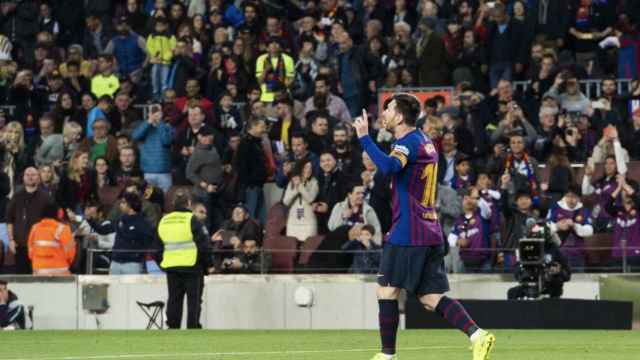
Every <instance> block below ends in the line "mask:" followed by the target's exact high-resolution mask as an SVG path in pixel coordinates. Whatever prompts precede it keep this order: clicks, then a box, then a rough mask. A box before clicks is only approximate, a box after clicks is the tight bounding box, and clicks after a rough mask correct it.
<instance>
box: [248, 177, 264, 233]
mask: <svg viewBox="0 0 640 360" xmlns="http://www.w3.org/2000/svg"><path fill="white" fill-rule="evenodd" d="M244 196H245V198H244V199H245V205H246V206H247V209H249V215H250V216H251V217H252V218H253V219H256V220H258V221H260V223H262V224H264V222H265V220H266V218H267V211H266V209H265V205H264V192H263V191H262V186H254V187H248V188H247V189H246V190H245V194H244Z"/></svg>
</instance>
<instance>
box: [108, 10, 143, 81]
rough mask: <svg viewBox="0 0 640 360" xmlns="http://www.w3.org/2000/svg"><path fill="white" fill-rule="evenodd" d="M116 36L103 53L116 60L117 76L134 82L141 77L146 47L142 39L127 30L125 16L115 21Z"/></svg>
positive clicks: (127, 25)
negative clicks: (112, 56)
mask: <svg viewBox="0 0 640 360" xmlns="http://www.w3.org/2000/svg"><path fill="white" fill-rule="evenodd" d="M116 31H117V35H116V36H115V37H114V38H113V39H111V41H110V42H109V44H107V47H106V49H104V51H105V52H106V53H107V54H113V55H114V56H115V58H116V59H117V60H118V74H119V75H120V76H122V77H127V78H131V79H132V80H133V81H134V82H137V80H139V79H140V77H141V76H142V73H141V72H142V67H143V65H144V64H145V62H146V60H147V45H146V42H145V40H144V38H143V37H142V36H140V35H138V34H136V33H134V32H132V31H131V29H130V28H129V23H128V19H127V17H126V16H121V17H119V18H118V19H117V20H116Z"/></svg>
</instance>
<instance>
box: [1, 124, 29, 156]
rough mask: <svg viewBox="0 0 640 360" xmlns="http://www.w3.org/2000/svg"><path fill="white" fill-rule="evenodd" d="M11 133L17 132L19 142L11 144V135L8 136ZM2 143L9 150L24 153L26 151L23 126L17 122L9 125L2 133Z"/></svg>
mask: <svg viewBox="0 0 640 360" xmlns="http://www.w3.org/2000/svg"><path fill="white" fill-rule="evenodd" d="M9 131H15V132H16V133H18V135H19V137H18V140H17V141H16V142H14V143H12V144H10V143H9V135H8V133H9ZM2 143H3V144H4V145H5V147H6V148H7V149H8V150H12V151H13V150H17V151H23V150H24V129H23V128H22V124H20V123H19V122H17V121H12V122H10V123H8V124H7V126H5V127H4V129H3V132H2ZM13 152H16V151H13Z"/></svg>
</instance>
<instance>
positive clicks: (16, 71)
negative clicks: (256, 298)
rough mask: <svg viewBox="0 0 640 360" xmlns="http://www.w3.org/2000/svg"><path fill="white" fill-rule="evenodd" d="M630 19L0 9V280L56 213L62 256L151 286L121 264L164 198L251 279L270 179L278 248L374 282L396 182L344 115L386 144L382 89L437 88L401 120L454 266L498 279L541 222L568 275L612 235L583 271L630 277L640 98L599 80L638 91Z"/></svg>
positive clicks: (584, 12) (420, 2) (539, 12)
mask: <svg viewBox="0 0 640 360" xmlns="http://www.w3.org/2000/svg"><path fill="white" fill-rule="evenodd" d="M639 24H640V2H638V1H631V0H626V1H625V0H515V1H513V0H502V1H482V0H395V1H393V0H281V1H274V0H235V1H232V0H173V1H171V0H146V1H142V0H124V1H123V0H91V1H86V0H48V1H44V0H43V1H37V0H12V1H5V0H3V1H0V34H1V35H0V103H1V104H2V105H3V107H2V110H0V127H1V130H0V131H1V137H0V164H1V166H0V170H1V171H0V238H1V239H2V244H1V245H0V272H5V273H30V272H31V269H30V262H29V249H28V246H27V239H28V237H29V231H30V228H31V226H32V225H33V224H35V223H37V222H38V221H40V220H41V219H42V212H43V209H45V207H47V205H48V204H50V203H54V204H55V205H57V206H58V207H59V208H60V210H61V211H60V214H59V219H60V220H63V221H64V222H66V223H68V224H70V225H71V226H72V229H73V230H74V234H75V236H76V239H78V247H79V249H80V250H83V249H86V248H88V247H97V248H102V249H111V248H113V250H114V251H115V253H114V255H113V256H112V259H111V260H112V264H111V270H112V272H114V273H137V272H142V271H149V272H152V271H153V268H154V266H153V256H152V254H146V253H136V252H135V251H133V252H132V250H136V249H138V250H142V249H145V248H149V247H152V246H153V243H154V237H155V236H154V230H153V229H154V228H155V226H156V225H157V223H158V221H159V219H160V217H161V216H162V214H163V213H164V212H166V211H168V210H169V209H168V208H169V207H168V206H166V204H170V203H171V201H170V200H168V199H169V198H170V197H171V196H172V194H173V193H174V192H175V191H176V189H177V188H180V189H181V190H180V191H182V189H188V190H189V192H190V193H191V195H192V197H193V199H194V204H195V205H194V206H193V209H192V210H193V212H194V214H195V215H196V216H198V218H199V219H201V221H203V222H205V223H206V224H207V227H208V229H209V231H210V233H211V234H212V236H211V248H212V251H213V252H214V253H216V255H215V258H216V259H215V261H213V262H212V263H213V264H214V265H213V266H212V267H211V268H209V269H208V270H209V271H210V272H212V273H213V272H264V271H268V270H269V264H270V260H271V259H270V256H264V254H263V253H262V252H261V250H260V247H261V246H262V245H263V240H264V242H266V240H267V239H263V237H264V234H269V229H268V227H269V224H268V223H267V221H266V220H267V213H268V211H269V209H268V208H267V203H266V202H265V199H266V198H268V196H267V197H265V193H264V189H265V184H270V183H274V184H275V185H276V186H277V187H278V188H279V189H281V191H282V194H283V195H282V198H281V202H280V205H279V206H284V207H286V208H287V211H286V212H285V217H286V229H283V230H282V231H281V232H280V233H279V234H277V235H279V236H286V237H291V238H295V239H297V241H298V243H299V244H298V247H304V243H305V241H307V239H310V238H314V237H317V236H322V237H323V240H322V243H321V244H320V245H319V246H317V249H319V250H331V251H337V252H343V254H342V255H341V256H327V255H326V254H320V255H319V256H315V257H313V256H312V259H311V261H310V266H311V267H313V266H318V267H321V268H323V269H327V268H329V269H343V270H345V271H346V269H350V271H353V272H375V268H376V266H377V265H376V264H377V261H378V255H377V254H378V252H379V248H380V246H381V243H382V240H383V237H384V234H385V233H386V232H387V231H388V230H389V228H390V226H391V223H392V219H391V210H390V202H391V192H390V182H389V179H387V178H385V177H384V176H383V175H382V174H381V173H380V172H378V171H377V170H376V166H375V164H373V162H372V161H371V160H370V159H369V158H368V157H367V156H366V155H365V154H363V153H362V150H361V148H360V146H359V144H358V141H357V139H356V138H355V134H354V131H353V129H352V127H351V123H352V121H353V119H354V118H355V117H357V116H359V115H360V114H361V113H362V111H363V109H365V110H366V111H368V112H369V113H370V114H371V116H370V117H369V118H370V119H373V120H372V121H373V123H372V124H371V125H372V127H371V128H372V131H373V132H374V134H373V136H374V139H375V140H376V141H377V142H378V143H379V144H380V145H381V146H382V147H383V148H387V149H388V148H389V146H390V144H391V143H392V142H393V136H392V134H390V133H388V132H387V131H386V130H384V129H382V128H381V127H380V124H379V122H378V121H377V120H376V117H375V115H376V114H377V113H378V112H379V109H378V104H377V94H378V92H379V90H380V89H381V88H391V89H398V90H400V89H402V88H407V87H423V88H424V87H439V88H442V87H451V88H452V91H451V95H452V96H451V97H450V98H449V99H446V98H444V97H441V96H433V97H430V98H428V99H427V100H426V101H425V102H424V111H423V116H422V117H421V119H420V121H419V128H421V129H422V130H423V131H424V132H425V133H426V134H428V135H429V136H430V137H431V138H432V140H433V141H434V143H435V144H436V146H437V148H438V151H439V152H440V154H441V155H440V164H439V171H438V173H437V181H438V184H439V186H438V204H439V214H440V220H441V222H442V223H443V226H444V230H445V235H446V236H447V240H448V243H449V245H450V246H451V249H450V250H451V256H449V260H450V261H449V263H448V266H449V268H450V270H452V271H465V270H466V271H491V270H496V271H502V270H507V271H510V269H511V267H512V266H513V264H514V263H515V255H514V250H515V248H516V247H517V242H518V239H519V238H521V237H523V236H525V235H526V227H525V223H526V222H527V220H528V219H530V218H535V219H544V218H545V217H546V218H547V221H548V223H549V228H550V230H551V231H552V232H554V233H557V234H558V235H559V236H560V238H561V240H562V248H563V249H564V250H563V251H564V252H565V254H566V255H567V256H568V257H569V259H570V262H571V265H572V266H574V267H576V268H578V269H580V268H582V267H584V266H585V265H591V259H590V258H588V255H587V254H586V251H585V249H584V248H585V246H586V245H585V239H588V238H592V237H593V236H594V234H595V236H597V235H600V234H610V236H609V237H610V238H612V239H613V240H612V241H613V242H612V243H608V245H609V246H612V247H613V248H614V249H613V250H612V251H611V253H610V254H608V256H606V257H605V258H606V261H605V260H602V261H601V263H599V264H598V265H603V266H608V265H616V266H619V265H620V264H621V263H622V260H621V258H622V255H623V253H624V255H625V257H626V258H627V259H626V263H627V264H629V265H630V266H631V267H632V268H633V267H635V268H636V269H637V268H638V266H640V248H639V249H635V250H634V249H633V248H634V247H638V246H640V222H637V221H636V220H637V217H638V216H639V214H640V213H639V211H640V208H638V206H637V205H636V204H637V203H638V198H637V190H638V187H637V183H636V181H634V180H637V179H633V176H631V174H633V173H634V172H633V170H634V167H633V165H634V161H635V160H640V145H638V144H640V141H639V140H640V110H638V107H637V106H634V105H633V104H634V101H635V100H637V99H640V86H639V84H638V82H637V81H631V82H630V83H629V86H628V89H627V88H626V87H625V88H624V89H623V88H621V87H620V86H619V84H618V82H617V79H618V78H626V77H631V78H637V74H638V71H639V68H640V28H639V27H638V26H639ZM588 79H591V80H593V79H596V80H598V85H597V87H598V89H599V90H600V91H598V92H597V94H598V95H597V96H596V97H593V98H589V97H588V96H587V95H586V94H585V91H584V88H582V86H581V83H580V81H582V80H588ZM515 81H528V82H529V86H527V87H526V90H524V91H521V90H518V91H516V88H515V87H514V82H515ZM139 105H144V106H143V107H141V106H139ZM143 108H144V109H143ZM143 110H144V111H143ZM576 163H579V164H584V170H581V171H580V175H579V174H578V172H577V170H576V168H575V167H572V166H571V164H576ZM540 165H544V166H545V167H546V168H545V172H546V173H547V174H548V175H544V176H543V175H542V173H541V167H540ZM582 173H584V176H582ZM432 175H434V176H435V174H432ZM113 193H115V194H116V195H115V201H108V198H113V197H114V196H113ZM110 195H111V196H110ZM111 200H114V199H111ZM5 210H6V211H5ZM265 227H266V229H265ZM133 228H135V232H132V230H131V229H133ZM263 229H264V230H266V231H263ZM623 246H626V247H628V249H623V248H622V247H623ZM120 250H126V251H125V252H123V253H118V251H120ZM216 251H218V252H216ZM82 254H83V251H79V252H78V256H76V260H75V262H74V264H72V270H73V271H74V272H81V271H84V267H83V263H84V261H86V259H83V257H82ZM101 258H105V257H104V256H103V257H101ZM98 260H100V259H98ZM119 262H125V263H138V264H139V265H140V266H133V267H130V266H127V267H124V266H118V265H117V264H118V263H119ZM114 263H115V266H114ZM145 265H146V266H145Z"/></svg>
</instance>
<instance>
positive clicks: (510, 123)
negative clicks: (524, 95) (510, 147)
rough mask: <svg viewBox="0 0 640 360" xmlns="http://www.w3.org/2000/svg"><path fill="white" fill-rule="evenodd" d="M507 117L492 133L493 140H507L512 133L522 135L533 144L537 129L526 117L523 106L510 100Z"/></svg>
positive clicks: (493, 141) (527, 142)
mask: <svg viewBox="0 0 640 360" xmlns="http://www.w3.org/2000/svg"><path fill="white" fill-rule="evenodd" d="M507 106H508V110H507V113H506V115H505V117H504V118H503V119H502V120H501V121H500V123H499V124H498V128H497V129H496V131H494V132H493V133H492V134H491V142H492V143H494V144H495V143H497V142H502V141H503V140H504V141H506V139H507V138H509V137H511V136H512V135H521V136H523V137H524V138H525V139H526V144H532V143H533V142H534V141H535V140H536V137H537V135H538V134H537V133H536V129H534V128H533V126H532V125H531V123H530V122H529V121H528V120H527V119H526V118H525V116H524V113H523V111H522V108H521V107H520V106H519V105H518V104H517V103H516V102H515V101H511V102H509V104H508V105H507Z"/></svg>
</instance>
